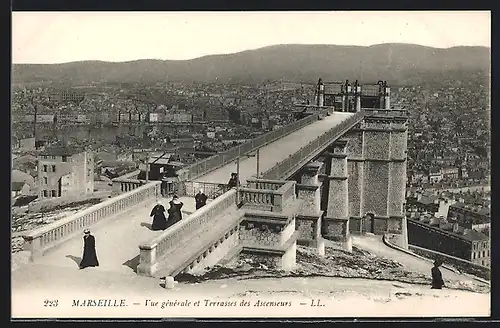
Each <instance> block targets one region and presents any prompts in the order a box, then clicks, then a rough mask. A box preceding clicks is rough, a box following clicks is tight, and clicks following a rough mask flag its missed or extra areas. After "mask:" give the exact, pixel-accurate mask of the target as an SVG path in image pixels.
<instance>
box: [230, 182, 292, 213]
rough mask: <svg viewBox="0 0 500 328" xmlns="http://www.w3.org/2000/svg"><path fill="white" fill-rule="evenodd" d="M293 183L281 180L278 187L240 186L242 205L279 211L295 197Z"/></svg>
mask: <svg viewBox="0 0 500 328" xmlns="http://www.w3.org/2000/svg"><path fill="white" fill-rule="evenodd" d="M264 181H266V180H264ZM267 181H269V180H267ZM256 183H258V182H256ZM264 183H267V182H264ZM295 185H296V182H295V181H282V185H281V186H280V188H278V189H258V188H246V187H242V188H240V189H239V192H240V201H241V202H242V203H243V205H246V206H249V207H256V208H259V209H262V210H268V211H271V212H281V211H282V210H283V207H284V206H285V205H286V204H287V203H288V202H289V201H290V200H293V199H295Z"/></svg>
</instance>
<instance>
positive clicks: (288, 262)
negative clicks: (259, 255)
mask: <svg viewBox="0 0 500 328" xmlns="http://www.w3.org/2000/svg"><path fill="white" fill-rule="evenodd" d="M296 257H297V243H296V242H294V243H293V245H292V246H291V247H290V248H289V249H288V250H287V251H286V252H285V254H284V255H283V256H282V257H281V259H280V261H279V266H280V268H279V269H281V270H284V271H291V270H294V269H295V268H296V267H297V261H296Z"/></svg>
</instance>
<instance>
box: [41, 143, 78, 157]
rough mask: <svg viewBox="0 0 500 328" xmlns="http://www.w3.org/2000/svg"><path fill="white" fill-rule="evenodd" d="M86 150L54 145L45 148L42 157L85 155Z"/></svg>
mask: <svg viewBox="0 0 500 328" xmlns="http://www.w3.org/2000/svg"><path fill="white" fill-rule="evenodd" d="M83 152H84V150H83V149H80V148H78V147H74V146H63V145H53V146H49V147H47V148H45V150H43V151H42V152H41V153H40V155H48V156H71V155H75V154H79V153H83Z"/></svg>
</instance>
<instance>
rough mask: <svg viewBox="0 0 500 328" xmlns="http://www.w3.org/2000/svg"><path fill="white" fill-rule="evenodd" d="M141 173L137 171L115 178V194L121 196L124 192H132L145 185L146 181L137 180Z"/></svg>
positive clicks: (113, 180)
mask: <svg viewBox="0 0 500 328" xmlns="http://www.w3.org/2000/svg"><path fill="white" fill-rule="evenodd" d="M139 173H141V170H135V171H133V172H130V173H127V174H125V175H122V176H120V177H118V178H114V179H112V180H111V181H112V182H113V193H114V194H115V195H116V194H121V193H124V192H128V191H132V190H134V189H136V188H139V187H140V186H142V185H144V183H145V181H142V180H138V179H135V178H136V177H137V175H139Z"/></svg>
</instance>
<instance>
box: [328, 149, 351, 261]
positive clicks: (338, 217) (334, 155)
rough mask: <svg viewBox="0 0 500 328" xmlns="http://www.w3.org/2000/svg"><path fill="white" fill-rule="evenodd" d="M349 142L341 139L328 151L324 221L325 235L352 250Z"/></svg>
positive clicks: (342, 246)
mask: <svg viewBox="0 0 500 328" xmlns="http://www.w3.org/2000/svg"><path fill="white" fill-rule="evenodd" d="M346 145H347V142H346V141H344V140H339V141H337V142H335V143H334V144H333V145H332V147H331V151H332V152H327V153H326V154H325V157H326V158H327V165H329V166H330V169H329V170H327V173H328V175H327V176H326V177H325V178H326V179H328V190H327V192H328V205H327V212H326V216H325V218H324V223H323V236H324V237H325V238H326V239H328V240H331V241H333V242H335V243H336V244H338V246H339V247H341V248H343V249H345V250H347V251H352V241H351V235H350V233H349V195H348V176H347V153H346Z"/></svg>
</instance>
